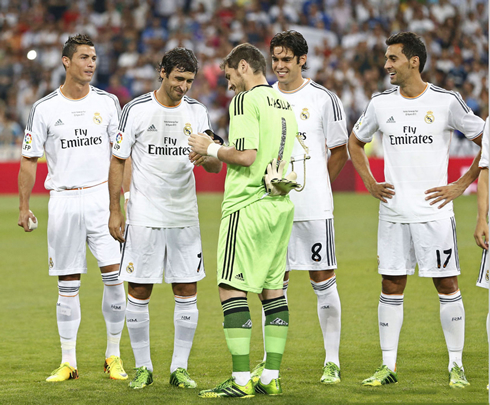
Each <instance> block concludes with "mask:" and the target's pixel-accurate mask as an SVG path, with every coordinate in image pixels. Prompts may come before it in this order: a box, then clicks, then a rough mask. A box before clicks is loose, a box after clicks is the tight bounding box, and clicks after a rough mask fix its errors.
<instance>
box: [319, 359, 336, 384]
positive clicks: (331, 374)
mask: <svg viewBox="0 0 490 405" xmlns="http://www.w3.org/2000/svg"><path fill="white" fill-rule="evenodd" d="M320 382H321V383H322V384H338V383H339V382H340V368H339V367H338V366H337V364H335V363H332V362H331V361H329V362H328V363H327V364H325V367H323V375H322V378H321V379H320Z"/></svg>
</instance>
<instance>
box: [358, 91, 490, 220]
mask: <svg viewBox="0 0 490 405" xmlns="http://www.w3.org/2000/svg"><path fill="white" fill-rule="evenodd" d="M483 126H484V121H483V120H482V119H481V118H480V117H477V116H476V115H474V114H473V112H472V111H471V109H470V108H469V107H468V106H467V105H466V103H465V102H464V101H463V99H462V98H461V96H460V95H459V93H455V92H452V91H447V90H444V89H441V88H440V87H437V86H434V85H433V84H430V83H428V84H427V87H426V88H425V90H424V92H423V93H422V94H420V95H419V96H417V97H413V98H407V97H403V96H402V95H401V94H400V90H399V88H398V87H395V88H392V89H390V90H386V91H384V92H383V93H380V94H377V95H375V96H373V98H372V99H371V101H370V103H369V105H368V106H367V108H366V110H365V111H364V113H363V114H362V115H361V117H360V118H359V120H358V121H357V123H356V124H355V126H354V129H353V132H354V134H355V136H356V137H357V138H358V139H359V140H360V141H362V142H371V140H372V138H373V134H374V133H375V132H376V131H377V130H380V131H381V132H382V133H383V150H384V159H385V181H386V182H388V183H390V184H392V185H393V186H394V187H395V196H394V197H393V198H392V199H388V202H386V203H383V202H381V203H380V209H379V218H380V219H381V220H385V221H390V222H404V223H409V222H426V221H433V220H437V219H443V218H449V217H451V216H452V215H453V204H452V202H451V203H449V204H447V205H446V206H444V207H443V208H441V209H439V208H437V207H438V204H434V205H432V206H431V205H430V201H426V200H425V198H426V197H427V195H426V194H425V191H426V190H428V189H430V188H433V187H438V186H445V185H447V167H448V161H449V144H450V142H451V137H452V133H453V130H454V129H457V130H459V131H461V132H462V133H464V134H465V136H466V137H467V138H468V139H475V138H476V137H478V136H479V135H481V133H482V131H483Z"/></svg>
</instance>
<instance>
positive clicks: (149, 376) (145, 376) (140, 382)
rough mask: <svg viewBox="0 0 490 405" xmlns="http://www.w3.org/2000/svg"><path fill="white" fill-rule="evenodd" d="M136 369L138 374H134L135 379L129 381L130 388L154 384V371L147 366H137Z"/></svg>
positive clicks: (138, 388) (137, 388)
mask: <svg viewBox="0 0 490 405" xmlns="http://www.w3.org/2000/svg"><path fill="white" fill-rule="evenodd" d="M135 370H136V375H135V376H134V378H133V381H131V382H130V383H129V388H132V389H134V390H140V389H142V388H145V387H146V386H148V385H151V384H153V373H152V372H151V371H150V370H148V369H147V368H146V367H145V366H141V367H138V368H135Z"/></svg>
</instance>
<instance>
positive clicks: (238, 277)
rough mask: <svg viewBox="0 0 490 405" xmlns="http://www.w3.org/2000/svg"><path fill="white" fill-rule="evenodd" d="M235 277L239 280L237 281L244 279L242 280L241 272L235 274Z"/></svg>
mask: <svg viewBox="0 0 490 405" xmlns="http://www.w3.org/2000/svg"><path fill="white" fill-rule="evenodd" d="M235 278H236V279H237V280H239V281H244V280H243V274H242V273H240V274H237V275H236V276H235Z"/></svg>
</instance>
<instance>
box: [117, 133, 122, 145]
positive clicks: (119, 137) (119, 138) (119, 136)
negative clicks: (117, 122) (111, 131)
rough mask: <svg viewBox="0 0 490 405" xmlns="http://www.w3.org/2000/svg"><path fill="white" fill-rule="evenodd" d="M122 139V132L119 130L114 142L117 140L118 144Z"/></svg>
mask: <svg viewBox="0 0 490 405" xmlns="http://www.w3.org/2000/svg"><path fill="white" fill-rule="evenodd" d="M122 140H123V136H122V134H121V133H120V132H119V133H118V134H117V135H116V142H117V143H118V144H120V143H121V142H122Z"/></svg>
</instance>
